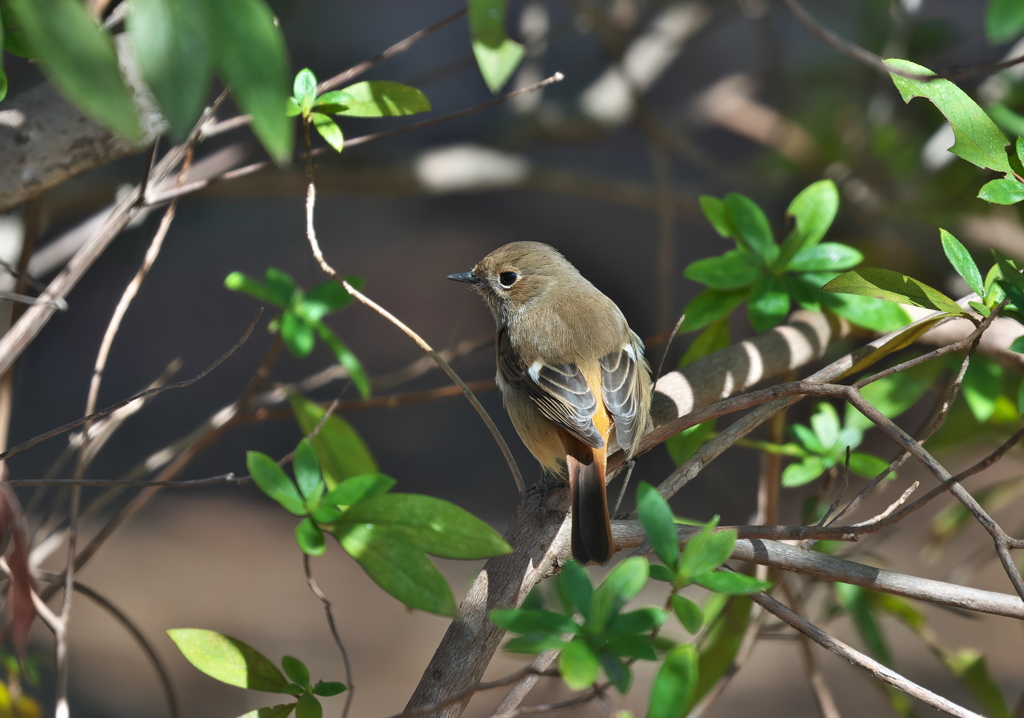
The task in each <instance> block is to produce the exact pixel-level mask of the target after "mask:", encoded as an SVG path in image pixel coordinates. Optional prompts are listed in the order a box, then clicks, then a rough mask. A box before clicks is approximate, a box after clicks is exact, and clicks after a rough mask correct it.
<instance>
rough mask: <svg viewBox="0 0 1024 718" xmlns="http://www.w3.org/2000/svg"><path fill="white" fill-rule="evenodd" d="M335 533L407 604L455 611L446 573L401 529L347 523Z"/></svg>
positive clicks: (447, 613)
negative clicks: (444, 574) (440, 570)
mask: <svg viewBox="0 0 1024 718" xmlns="http://www.w3.org/2000/svg"><path fill="white" fill-rule="evenodd" d="M357 505H358V504H357ZM334 535H335V537H336V538H337V539H338V543H340V544H341V547H342V548H343V549H345V551H346V552H347V553H348V554H349V555H350V556H351V557H352V558H354V559H355V560H356V561H357V562H358V563H359V565H360V566H362V567H363V570H364V571H366V573H367V575H368V576H369V577H370V578H371V579H373V580H374V581H375V582H376V583H377V585H378V586H380V587H381V588H382V589H384V590H385V591H387V592H388V593H389V594H391V595H392V596H394V597H395V598H397V599H398V600H399V601H401V602H402V603H404V604H405V605H407V606H409V607H410V608H418V609H420V610H422V611H427V612H429V613H434V614H437V615H439V616H454V615H455V599H454V598H453V597H452V592H451V589H449V588H448V584H447V582H446V581H445V580H444V577H443V576H442V575H441V574H440V572H439V571H438V570H437V568H436V567H435V566H434V564H433V563H431V562H430V559H428V558H427V557H426V555H425V554H424V553H423V551H421V550H420V549H419V548H418V547H417V546H415V545H413V543H412V542H411V541H409V539H408V537H407V536H406V535H405V534H404V533H402V532H401V531H395V530H393V529H391V528H389V527H387V526H376V525H373V524H355V525H353V524H346V525H344V526H341V527H339V528H338V529H336V530H335V531H334Z"/></svg>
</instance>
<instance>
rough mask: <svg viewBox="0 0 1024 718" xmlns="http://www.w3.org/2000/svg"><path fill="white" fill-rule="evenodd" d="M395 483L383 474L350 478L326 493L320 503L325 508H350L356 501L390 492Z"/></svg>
mask: <svg viewBox="0 0 1024 718" xmlns="http://www.w3.org/2000/svg"><path fill="white" fill-rule="evenodd" d="M395 483H396V482H395V480H394V479H392V478H391V477H390V476H386V475H384V474H362V475H360V476H351V477H349V478H347V479H345V480H344V481H342V482H341V483H340V484H338V485H337V486H335V487H334V488H333V489H331V490H330V491H329V492H327V495H326V496H324V497H323V498H322V499H321V500H320V503H321V504H324V505H326V506H351V505H352V504H354V503H356V502H357V501H362V500H363V499H368V498H370V497H371V496H377V495H379V494H383V493H386V492H388V491H390V490H391V487H392V486H394V485H395Z"/></svg>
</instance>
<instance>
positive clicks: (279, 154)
mask: <svg viewBox="0 0 1024 718" xmlns="http://www.w3.org/2000/svg"><path fill="white" fill-rule="evenodd" d="M206 7H207V8H208V11H209V16H210V29H211V35H212V36H213V37H216V38H217V43H216V46H215V47H216V57H215V61H216V63H217V66H218V67H219V68H220V72H221V76H222V77H223V79H224V81H225V82H226V83H227V84H228V85H230V86H231V94H232V95H233V97H234V98H235V100H236V101H237V102H238V105H239V106H240V107H241V108H242V110H243V111H244V112H246V113H248V114H250V115H252V129H253V132H254V133H256V136H257V137H258V138H259V140H260V142H261V143H262V144H263V147H264V148H265V149H266V150H267V153H268V154H269V155H270V156H271V158H272V159H273V160H274V161H275V162H277V163H278V164H282V165H283V164H286V163H287V162H288V161H289V160H290V159H291V156H292V145H293V143H294V131H295V130H294V125H293V123H292V122H290V121H289V120H288V118H287V117H286V116H285V114H284V113H283V112H282V111H281V108H282V107H284V106H285V100H286V99H287V98H288V91H287V88H288V77H289V74H290V73H289V72H288V55H287V52H286V49H285V43H284V36H283V35H282V34H281V30H280V29H279V28H278V27H277V25H276V24H275V22H274V14H273V12H271V10H270V7H269V6H268V5H267V4H266V2H264V0H217V2H212V3H207V4H206Z"/></svg>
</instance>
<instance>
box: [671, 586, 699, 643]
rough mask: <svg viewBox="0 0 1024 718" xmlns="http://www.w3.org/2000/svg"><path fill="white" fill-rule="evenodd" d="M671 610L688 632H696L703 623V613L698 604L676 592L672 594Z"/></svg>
mask: <svg viewBox="0 0 1024 718" xmlns="http://www.w3.org/2000/svg"><path fill="white" fill-rule="evenodd" d="M671 600H672V612H673V613H675V614H676V618H678V619H679V622H680V623H681V624H683V628H685V629H686V630H687V631H689V632H690V633H693V634H696V633H697V631H699V630H700V629H701V627H702V626H703V625H704V613H703V612H702V611H701V610H700V606H698V605H697V604H696V603H694V602H693V601H691V600H690V599H688V598H686V596H680V595H679V594H678V593H674V594H672V599H671Z"/></svg>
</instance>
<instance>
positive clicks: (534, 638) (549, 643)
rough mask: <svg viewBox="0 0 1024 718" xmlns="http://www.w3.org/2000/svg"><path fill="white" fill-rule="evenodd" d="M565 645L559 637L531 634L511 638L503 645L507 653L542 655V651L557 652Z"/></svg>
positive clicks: (565, 642) (566, 642)
mask: <svg viewBox="0 0 1024 718" xmlns="http://www.w3.org/2000/svg"><path fill="white" fill-rule="evenodd" d="M567 644H568V641H565V640H563V639H562V638H560V637H559V636H553V635H551V634H547V633H545V634H536V633H531V634H529V635H526V636H517V637H516V638H513V639H512V640H511V641H509V642H508V643H506V644H505V650H506V651H508V652H509V653H543V652H544V651H550V650H559V649H561V648H563V647H564V646H566V645H567Z"/></svg>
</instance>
